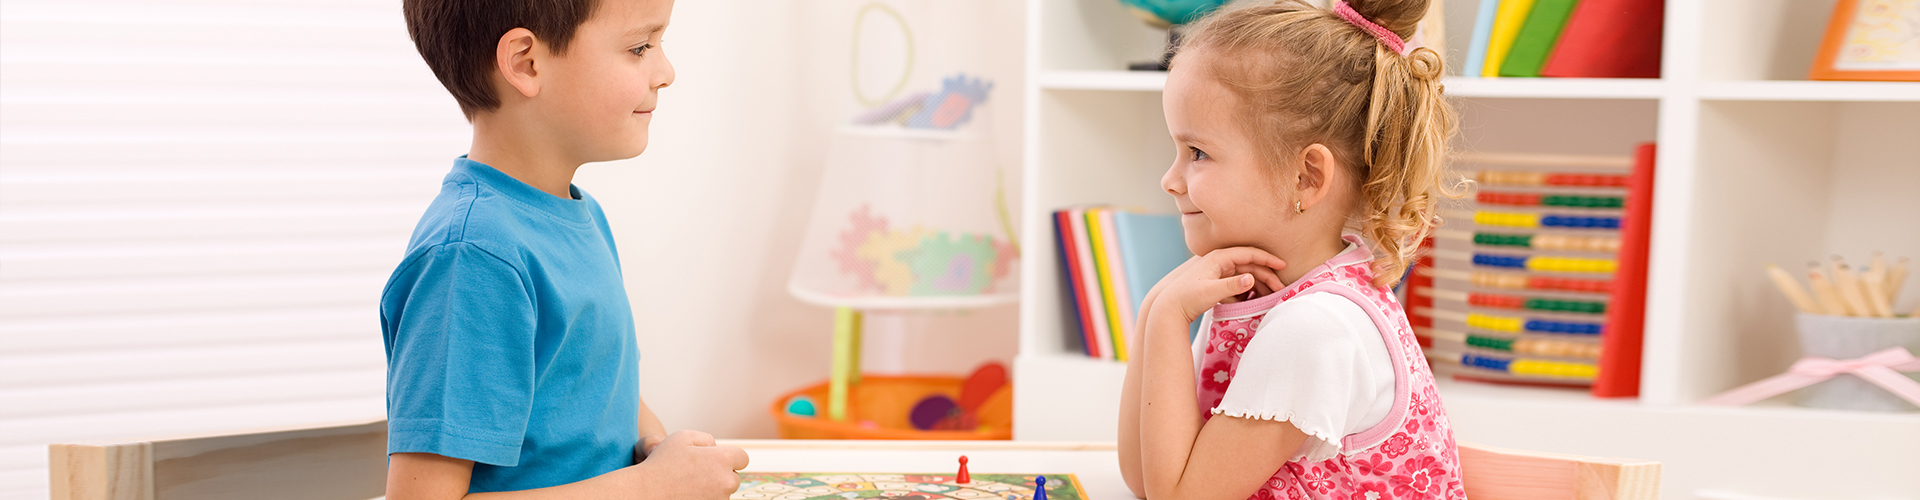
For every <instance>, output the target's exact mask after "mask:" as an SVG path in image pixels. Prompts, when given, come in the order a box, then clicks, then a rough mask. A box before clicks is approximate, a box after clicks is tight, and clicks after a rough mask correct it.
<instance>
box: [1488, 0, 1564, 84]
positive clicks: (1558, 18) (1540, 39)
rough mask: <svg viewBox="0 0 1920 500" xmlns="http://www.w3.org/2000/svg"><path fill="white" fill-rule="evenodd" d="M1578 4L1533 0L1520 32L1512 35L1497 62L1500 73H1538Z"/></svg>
mask: <svg viewBox="0 0 1920 500" xmlns="http://www.w3.org/2000/svg"><path fill="white" fill-rule="evenodd" d="M1577 3H1580V0H1536V1H1535V2H1534V3H1533V10H1532V11H1529V12H1527V21H1526V22H1525V23H1522V24H1521V25H1520V33H1519V34H1518V35H1514V37H1513V48H1512V49H1508V50H1507V60H1506V61H1503V62H1501V63H1500V76H1540V67H1541V66H1544V65H1546V63H1547V56H1548V55H1550V54H1553V45H1554V43H1555V42H1557V41H1559V40H1560V28H1564V27H1566V26H1567V16H1568V15H1569V14H1572V13H1573V6H1574V4H1577Z"/></svg>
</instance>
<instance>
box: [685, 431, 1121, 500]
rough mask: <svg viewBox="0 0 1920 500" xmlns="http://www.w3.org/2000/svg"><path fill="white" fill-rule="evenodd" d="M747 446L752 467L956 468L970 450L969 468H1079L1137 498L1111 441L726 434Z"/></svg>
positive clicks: (1101, 485) (1094, 489)
mask: <svg viewBox="0 0 1920 500" xmlns="http://www.w3.org/2000/svg"><path fill="white" fill-rule="evenodd" d="M720 444H724V445H729V446H738V447H741V448H744V449H746V450H747V456H748V457H749V458H751V460H752V463H751V464H750V465H748V466H747V469H746V470H748V471H759V472H922V473H943V474H952V473H954V472H955V471H957V470H959V468H960V461H959V459H960V455H966V456H967V470H968V471H970V472H972V473H975V474H980V473H1001V474H1015V473H1018V474H1075V475H1078V476H1079V477H1080V484H1081V486H1083V487H1085V488H1086V490H1087V491H1086V492H1087V497H1088V498H1091V499H1094V500H1133V499H1134V496H1133V492H1131V491H1128V490H1127V483H1125V482H1123V481H1122V480H1121V479H1120V465H1119V463H1120V459H1119V456H1118V455H1117V452H1116V451H1115V448H1114V444H1113V443H1112V442H1048V441H841V440H806V439H723V440H720Z"/></svg>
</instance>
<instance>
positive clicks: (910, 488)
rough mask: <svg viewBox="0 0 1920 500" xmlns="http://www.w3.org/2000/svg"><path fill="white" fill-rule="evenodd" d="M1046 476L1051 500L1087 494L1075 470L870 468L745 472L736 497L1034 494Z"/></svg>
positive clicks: (983, 499) (977, 499)
mask: <svg viewBox="0 0 1920 500" xmlns="http://www.w3.org/2000/svg"><path fill="white" fill-rule="evenodd" d="M1036 476H1045V477H1046V481H1045V484H1046V494H1045V495H1044V496H1042V498H1044V499H1046V500H1086V498H1087V495H1086V493H1085V490H1084V489H1082V488H1081V487H1080V479H1079V478H1077V477H1075V476H1074V475H1073V474H1025V475H1022V474H972V477H971V479H972V480H971V481H969V482H967V483H965V484H955V483H954V477H955V474H866V473H820V472H741V473H740V489H739V490H736V491H734V493H733V496H732V497H731V498H732V499H733V500H852V499H860V498H879V499H886V500H941V499H956V500H990V499H997V500H1033V497H1034V495H1033V493H1034V484H1035V482H1034V478H1035V477H1036Z"/></svg>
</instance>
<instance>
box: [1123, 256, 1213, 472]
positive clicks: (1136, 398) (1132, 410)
mask: <svg viewBox="0 0 1920 500" xmlns="http://www.w3.org/2000/svg"><path fill="white" fill-rule="evenodd" d="M1198 259H1199V257H1193V258H1189V259H1187V261H1186V262H1183V263H1181V264H1180V266H1179V267H1186V266H1187V264H1189V263H1192V262H1193V261H1195V260H1198ZM1176 269H1177V268H1176ZM1169 274H1172V273H1169ZM1166 282H1167V280H1164V279H1163V280H1160V281H1158V282H1155V283H1154V284H1153V288H1152V289H1149V290H1147V296H1146V298H1145V299H1143V300H1141V301H1140V312H1139V315H1138V316H1137V318H1136V319H1135V320H1134V323H1133V325H1134V328H1132V329H1130V331H1133V332H1139V331H1141V330H1140V327H1143V326H1146V324H1147V313H1148V311H1151V310H1153V301H1154V299H1156V298H1158V297H1159V296H1160V286H1161V284H1163V283H1166ZM1142 338H1145V337H1144V336H1142V335H1139V334H1137V333H1136V334H1135V336H1134V338H1132V339H1128V341H1129V343H1130V344H1132V345H1142V344H1140V339H1142ZM1140 370H1141V368H1140V356H1134V357H1133V358H1132V359H1129V360H1127V376H1126V378H1125V379H1124V380H1125V381H1124V382H1122V383H1121V385H1120V436H1119V440H1118V441H1119V444H1120V479H1122V480H1124V481H1126V483H1127V489H1128V490H1132V491H1133V496H1136V497H1140V498H1146V497H1147V490H1146V485H1145V483H1143V482H1141V480H1140Z"/></svg>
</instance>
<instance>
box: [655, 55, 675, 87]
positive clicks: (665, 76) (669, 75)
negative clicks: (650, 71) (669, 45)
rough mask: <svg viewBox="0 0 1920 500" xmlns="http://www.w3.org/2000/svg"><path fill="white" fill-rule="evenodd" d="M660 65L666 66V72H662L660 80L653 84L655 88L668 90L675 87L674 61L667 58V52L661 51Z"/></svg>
mask: <svg viewBox="0 0 1920 500" xmlns="http://www.w3.org/2000/svg"><path fill="white" fill-rule="evenodd" d="M660 64H663V65H665V66H666V71H662V72H660V79H659V80H658V81H656V82H655V83H654V84H653V88H654V89H656V90H657V89H664V88H667V86H668V85H673V76H674V74H673V60H672V59H669V58H667V51H665V50H662V51H660Z"/></svg>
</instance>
